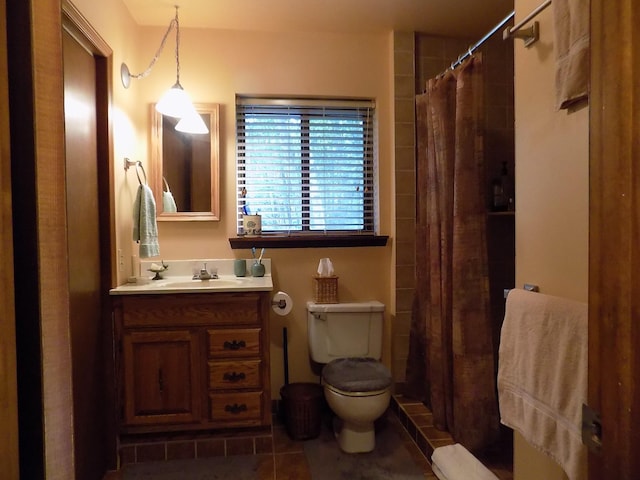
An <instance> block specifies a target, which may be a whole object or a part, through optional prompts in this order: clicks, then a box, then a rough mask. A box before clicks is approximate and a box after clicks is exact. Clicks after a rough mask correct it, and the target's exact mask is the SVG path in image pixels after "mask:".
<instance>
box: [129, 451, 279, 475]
mask: <svg viewBox="0 0 640 480" xmlns="http://www.w3.org/2000/svg"><path fill="white" fill-rule="evenodd" d="M265 457H267V458H266V460H267V461H268V462H270V463H271V462H272V459H271V455H268V456H266V455H237V456H231V457H214V458H202V459H197V460H170V461H166V462H149V463H138V464H135V465H126V466H125V467H123V469H122V479H123V480H151V479H153V480H229V479H233V480H256V478H260V476H259V474H258V473H259V469H260V465H261V462H262V461H264V460H265Z"/></svg>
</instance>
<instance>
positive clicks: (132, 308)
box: [121, 293, 262, 327]
mask: <svg viewBox="0 0 640 480" xmlns="http://www.w3.org/2000/svg"><path fill="white" fill-rule="evenodd" d="M121 301H122V303H123V305H124V309H123V324H124V326H125V327H133V326H139V327H141V326H147V327H151V326H159V327H161V326H167V325H181V326H184V325H259V324H260V323H261V321H262V319H261V313H260V305H261V304H260V297H259V295H255V294H253V295H251V294H233V293H216V294H208V295H207V294H204V295H199V294H189V295H185V294H182V295H179V294H178V295H135V296H131V298H125V299H122V300H121Z"/></svg>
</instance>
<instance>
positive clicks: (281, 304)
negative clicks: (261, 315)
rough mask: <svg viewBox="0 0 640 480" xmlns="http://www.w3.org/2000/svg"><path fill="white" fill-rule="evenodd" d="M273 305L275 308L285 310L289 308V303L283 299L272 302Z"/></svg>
mask: <svg viewBox="0 0 640 480" xmlns="http://www.w3.org/2000/svg"><path fill="white" fill-rule="evenodd" d="M271 305H273V306H274V307H278V308H281V309H285V308H287V301H286V300H285V299H284V298H281V299H280V300H271Z"/></svg>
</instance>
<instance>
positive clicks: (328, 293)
mask: <svg viewBox="0 0 640 480" xmlns="http://www.w3.org/2000/svg"><path fill="white" fill-rule="evenodd" d="M313 301H314V302H316V303H338V277H336V276H331V277H318V276H317V275H316V276H315V277H313Z"/></svg>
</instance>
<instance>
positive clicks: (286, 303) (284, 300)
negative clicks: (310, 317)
mask: <svg viewBox="0 0 640 480" xmlns="http://www.w3.org/2000/svg"><path fill="white" fill-rule="evenodd" d="M271 308H272V309H273V311H274V312H275V313H276V315H280V316H282V317H284V316H285V315H287V314H289V313H290V312H291V309H292V308H293V300H291V297H290V296H289V295H288V294H286V293H284V292H278V293H276V294H275V295H274V296H273V300H272V301H271Z"/></svg>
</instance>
